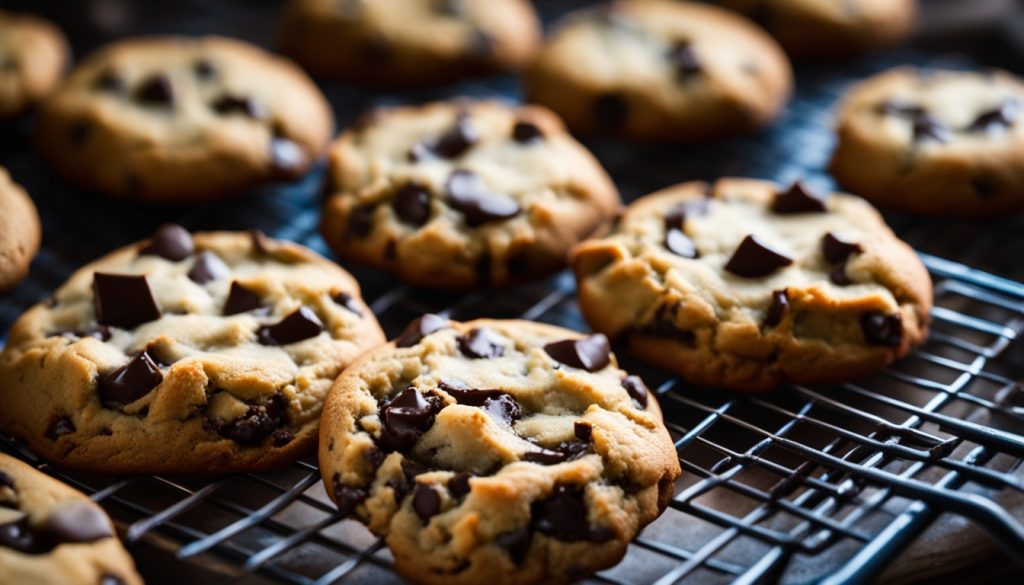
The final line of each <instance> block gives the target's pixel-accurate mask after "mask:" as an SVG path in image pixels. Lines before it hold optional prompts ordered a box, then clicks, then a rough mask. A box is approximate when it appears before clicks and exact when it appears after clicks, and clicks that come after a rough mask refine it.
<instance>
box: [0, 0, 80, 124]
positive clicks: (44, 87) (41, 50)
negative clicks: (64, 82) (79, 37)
mask: <svg viewBox="0 0 1024 585" xmlns="http://www.w3.org/2000/svg"><path fill="white" fill-rule="evenodd" d="M68 53H69V52H68V44H67V41H66V40H65V39H64V34H63V33H61V31H60V29H58V28H57V27H56V26H54V25H53V24H51V23H50V22H49V21H46V20H43V19H42V18H39V17H37V16H33V15H30V14H20V13H11V12H7V11H6V10H0V122H3V121H7V120H10V119H11V118H14V117H16V116H18V115H19V114H22V113H23V112H25V111H26V110H28V109H29V108H31V107H32V106H34V105H36V104H37V103H39V101H40V100H42V99H43V98H44V97H46V95H47V94H49V93H50V92H51V91H52V90H53V88H54V87H55V86H56V85H57V83H59V82H60V78H61V75H62V74H63V73H64V68H65V67H66V66H67V63H68V60H69V58H70V56H69V54H68Z"/></svg>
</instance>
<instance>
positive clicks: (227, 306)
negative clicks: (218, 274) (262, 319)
mask: <svg viewBox="0 0 1024 585" xmlns="http://www.w3.org/2000/svg"><path fill="white" fill-rule="evenodd" d="M262 306H263V299H261V298H260V295H258V294H256V293H255V292H253V291H251V290H249V289H247V288H245V286H244V285H242V284H241V283H239V282H238V281H237V280H233V281H231V290H229V291H228V298H227V300H226V301H224V314H225V315H237V314H239V313H248V312H249V311H255V310H256V309H259V308H261V307H262Z"/></svg>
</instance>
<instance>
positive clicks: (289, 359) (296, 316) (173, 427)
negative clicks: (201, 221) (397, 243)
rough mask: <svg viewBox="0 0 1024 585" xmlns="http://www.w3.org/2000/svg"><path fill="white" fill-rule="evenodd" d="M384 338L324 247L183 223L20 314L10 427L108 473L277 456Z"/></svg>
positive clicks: (1, 406) (7, 377)
mask: <svg viewBox="0 0 1024 585" xmlns="http://www.w3.org/2000/svg"><path fill="white" fill-rule="evenodd" d="M383 341H384V336H383V333H382V332H381V330H380V327H379V326H378V325H377V321H376V319H375V318H374V316H373V313H371V312H370V310H369V309H368V308H367V306H366V305H365V304H364V303H363V301H362V300H361V299H360V297H359V286H358V285H357V284H356V282H355V280H354V279H353V278H352V277H351V276H350V275H349V274H348V273H347V272H345V271H344V270H342V269H341V268H338V267H337V266H336V265H334V264H332V263H330V262H328V261H327V260H325V259H323V258H321V257H320V256H318V255H316V254H315V253H313V252H312V251H310V250H308V249H306V248H303V247H301V246H298V245H295V244H291V243H288V242H280V241H275V240H271V239H269V238H267V237H266V236H263V235H262V234H261V233H259V232H253V233H242V232H213V233H201V234H195V235H190V234H189V233H188V232H187V231H185V230H184V229H183V228H181V227H179V226H174V225H167V226H164V227H162V228H160V230H159V231H157V233H156V234H155V235H154V236H153V238H152V239H150V240H148V241H144V242H141V243H139V244H136V245H131V246H128V247H125V248H122V249H120V250H117V251H115V252H113V253H111V254H109V255H107V256H105V257H103V258H101V259H100V260H97V261H96V262H93V263H92V264H89V265H87V266H85V267H83V268H82V269H81V270H79V271H78V272H76V273H75V274H74V275H72V276H71V278H70V280H68V282H67V283H65V284H64V285H63V286H62V287H60V288H59V289H58V290H57V292H56V293H55V294H54V296H53V297H52V299H51V300H49V301H48V302H45V303H42V304H40V305H37V306H35V307H33V308H32V309H30V310H29V311H28V312H27V313H25V314H24V315H22V316H21V318H19V319H18V321H17V322H15V324H14V326H13V327H12V329H11V332H10V337H9V338H8V342H7V347H6V348H5V349H4V352H3V353H2V354H0V429H3V430H4V431H6V432H8V433H10V434H12V435H15V436H18V437H20V438H21V439H23V440H24V441H25V442H26V443H28V445H29V446H30V447H31V448H32V450H33V451H35V452H36V453H38V454H40V455H42V456H44V457H45V458H47V459H49V460H50V461H53V462H54V463H57V464H59V465H62V466H66V467H72V468H76V469H83V470H86V471H93V472H102V473H216V472H225V471H232V470H249V469H261V468H267V467H272V466H275V465H280V464H283V463H286V462H288V461H291V460H293V459H295V458H296V457H298V456H299V455H302V454H304V453H306V452H308V451H309V450H310V449H311V448H312V446H313V445H314V444H315V443H316V433H317V424H318V421H319V418H320V411H321V407H322V404H323V399H324V397H325V396H326V395H327V391H328V390H329V389H330V387H331V384H332V383H333V382H334V378H335V377H337V375H338V373H339V372H340V371H341V370H342V369H343V368H344V367H345V366H346V365H348V364H349V363H350V362H352V360H353V359H354V358H355V357H356V356H357V355H359V354H360V353H362V352H363V351H365V350H366V349H369V348H371V347H374V346H376V345H378V344H380V343H382V342H383Z"/></svg>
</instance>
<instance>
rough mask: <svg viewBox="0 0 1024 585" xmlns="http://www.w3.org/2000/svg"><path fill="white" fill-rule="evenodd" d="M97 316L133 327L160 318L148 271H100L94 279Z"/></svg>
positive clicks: (111, 323)
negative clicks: (109, 272) (150, 286)
mask: <svg viewBox="0 0 1024 585" xmlns="http://www.w3.org/2000/svg"><path fill="white" fill-rule="evenodd" d="M92 290H93V295H94V296H93V304H94V305H95V307H96V320H97V321H99V322H100V323H101V324H103V325H112V326H114V327H121V328H123V329H131V328H133V327H136V326H138V325H141V324H143V323H148V322H149V321H154V320H156V319H159V318H160V309H158V308H157V306H156V299H154V298H153V292H152V291H151V290H150V289H149V283H148V282H147V281H146V277H145V276H144V275H139V276H136V275H132V274H107V273H104V272H97V273H95V274H93V281H92Z"/></svg>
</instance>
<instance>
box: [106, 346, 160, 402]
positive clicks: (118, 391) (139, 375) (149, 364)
mask: <svg viewBox="0 0 1024 585" xmlns="http://www.w3.org/2000/svg"><path fill="white" fill-rule="evenodd" d="M163 380H164V375H163V373H161V372H160V368H159V366H157V365H156V362H154V361H153V358H152V357H150V355H149V352H148V351H143V352H142V353H139V354H138V355H136V356H135V357H133V358H132V359H131V361H129V362H128V363H127V364H125V365H123V366H121V367H120V368H118V369H116V370H114V371H112V372H110V373H108V374H105V375H103V376H100V379H99V392H100V399H101V400H102V401H103V404H104V405H109V404H131V403H132V402H135V401H136V400H138V399H139V398H142V397H143V396H145V395H146V394H148V393H149V391H150V390H152V389H153V388H156V387H157V386H158V385H159V384H160V382H163Z"/></svg>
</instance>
